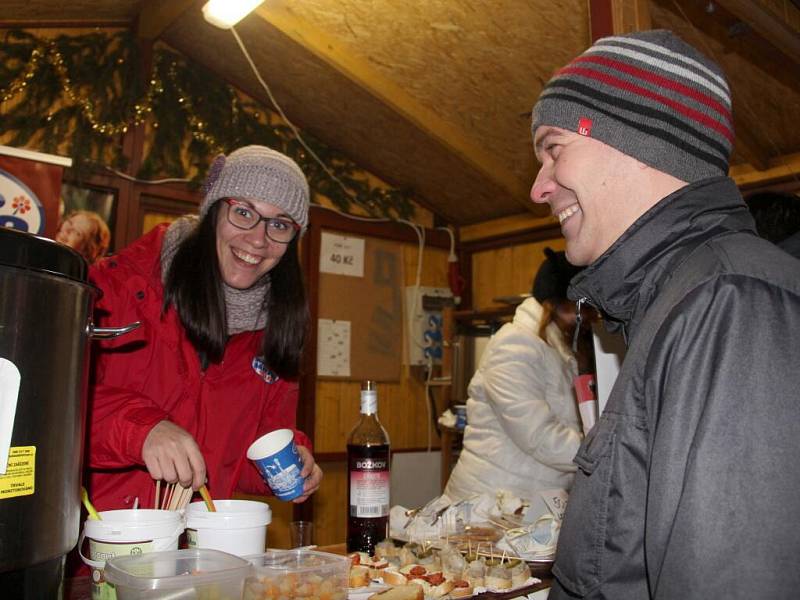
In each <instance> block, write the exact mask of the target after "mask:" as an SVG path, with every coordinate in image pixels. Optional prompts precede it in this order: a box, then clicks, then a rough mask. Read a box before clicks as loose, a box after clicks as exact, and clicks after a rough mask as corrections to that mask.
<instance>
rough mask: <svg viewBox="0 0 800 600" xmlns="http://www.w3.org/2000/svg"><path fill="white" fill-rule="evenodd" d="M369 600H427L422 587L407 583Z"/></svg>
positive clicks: (384, 591)
mask: <svg viewBox="0 0 800 600" xmlns="http://www.w3.org/2000/svg"><path fill="white" fill-rule="evenodd" d="M367 600H425V594H424V593H423V592H422V586H420V585H418V584H416V583H406V584H403V585H398V586H395V587H390V588H389V589H388V590H383V591H382V592H378V593H376V594H372V595H371V596H369V597H368V598H367Z"/></svg>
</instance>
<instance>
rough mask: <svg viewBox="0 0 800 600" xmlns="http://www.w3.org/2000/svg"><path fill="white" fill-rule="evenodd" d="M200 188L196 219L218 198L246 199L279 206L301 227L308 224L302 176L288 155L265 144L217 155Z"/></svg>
mask: <svg viewBox="0 0 800 600" xmlns="http://www.w3.org/2000/svg"><path fill="white" fill-rule="evenodd" d="M203 191H204V192H205V195H204V197H203V202H202V204H200V219H203V217H205V216H206V214H207V213H208V211H209V209H210V208H211V206H212V205H213V204H214V203H215V202H216V201H217V200H219V199H221V198H249V199H251V200H260V201H262V202H266V203H268V204H272V205H273V206H277V207H278V208H281V209H283V210H284V211H286V214H287V215H289V216H290V217H291V218H292V219H293V220H294V221H295V222H296V223H297V224H298V225H300V226H301V227H302V228H303V229H305V228H306V225H308V205H309V191H308V181H306V176H305V175H303V171H301V170H300V167H298V166H297V163H296V162H294V161H293V160H292V159H291V158H289V157H288V156H286V155H285V154H281V153H280V152H277V151H275V150H272V149H271V148H267V147H266V146H245V147H243V148H239V149H238V150H234V151H233V152H231V153H230V154H229V155H228V156H227V157H226V156H225V155H223V154H220V155H219V156H217V158H215V159H214V162H213V163H212V164H211V167H210V168H209V170H208V175H207V176H206V181H205V183H204V184H203Z"/></svg>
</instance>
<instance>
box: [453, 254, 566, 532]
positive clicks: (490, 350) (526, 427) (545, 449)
mask: <svg viewBox="0 0 800 600" xmlns="http://www.w3.org/2000/svg"><path fill="white" fill-rule="evenodd" d="M545 254H546V255H547V259H546V260H545V262H544V263H543V264H542V267H541V268H540V269H539V272H538V273H537V275H536V278H535V280H534V285H533V296H534V297H532V298H528V299H526V300H525V301H524V302H522V304H520V305H519V306H518V307H517V310H516V312H515V314H514V319H513V321H512V322H510V323H507V324H505V325H504V326H503V327H502V328H501V329H500V330H499V331H498V332H497V333H496V334H495V335H494V337H492V339H491V340H490V341H489V343H488V344H487V346H486V349H485V350H484V353H483V355H482V357H481V360H480V363H479V366H478V369H477V371H476V372H475V374H474V376H473V377H472V380H471V382H470V385H469V388H468V390H467V393H468V395H469V398H468V400H467V426H466V429H465V431H464V443H463V449H462V451H461V455H460V457H459V459H458V463H457V464H456V466H455V468H454V469H453V472H452V474H451V476H450V479H449V481H448V482H447V487H446V488H445V494H446V495H447V496H448V497H449V498H451V499H452V500H462V499H465V498H470V497H473V496H475V495H477V494H484V493H487V492H488V493H490V494H494V493H495V492H497V490H500V489H502V490H508V491H510V492H512V493H513V494H514V495H516V496H519V497H520V498H523V499H527V500H529V501H530V503H531V504H530V508H529V510H528V515H529V516H532V517H533V518H534V519H535V518H536V517H538V516H539V515H541V514H544V513H545V512H546V511H547V508H546V506H545V504H544V502H543V501H542V499H541V498H540V497H539V494H538V493H537V492H539V491H543V490H552V489H564V490H569V488H570V487H571V485H572V480H573V477H574V472H575V469H576V467H575V464H574V463H573V462H572V459H573V458H574V456H575V454H576V452H577V450H578V446H579V445H580V442H581V439H582V434H581V424H580V420H579V417H578V409H577V403H576V400H575V395H574V392H573V386H572V383H573V378H574V377H575V375H576V374H577V365H576V361H575V358H574V356H573V355H572V352H571V351H570V349H569V346H568V342H567V338H568V336H569V335H570V334H571V331H573V330H574V326H575V304H574V303H572V302H570V301H568V300H567V299H566V295H567V294H566V292H567V285H568V284H569V280H570V279H571V278H572V275H574V274H575V273H577V271H578V269H576V268H575V267H573V266H572V265H570V264H569V263H568V262H567V261H566V258H565V257H564V253H563V252H559V253H556V252H553V251H552V250H551V249H550V248H547V249H545ZM559 324H560V325H559Z"/></svg>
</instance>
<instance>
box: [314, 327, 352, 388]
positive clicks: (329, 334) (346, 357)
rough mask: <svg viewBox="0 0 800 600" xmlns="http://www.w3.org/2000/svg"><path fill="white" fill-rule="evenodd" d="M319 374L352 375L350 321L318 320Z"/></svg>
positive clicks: (332, 375) (333, 375)
mask: <svg viewBox="0 0 800 600" xmlns="http://www.w3.org/2000/svg"><path fill="white" fill-rule="evenodd" d="M317 375H327V376H331V377H349V376H350V321H335V320H333V319H319V320H318V321H317Z"/></svg>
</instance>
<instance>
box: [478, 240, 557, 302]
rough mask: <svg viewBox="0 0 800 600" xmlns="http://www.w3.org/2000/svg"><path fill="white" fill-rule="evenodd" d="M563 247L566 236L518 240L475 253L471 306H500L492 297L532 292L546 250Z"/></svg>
mask: <svg viewBox="0 0 800 600" xmlns="http://www.w3.org/2000/svg"><path fill="white" fill-rule="evenodd" d="M547 246H549V247H550V248H553V250H563V249H564V238H562V237H557V238H553V239H547V240H541V241H536V242H528V243H519V244H515V245H512V246H501V247H498V248H491V249H487V250H482V251H478V252H474V253H473V254H472V306H473V308H474V309H476V310H482V309H486V308H491V307H494V306H501V303H499V302H495V301H494V300H493V298H497V297H498V296H512V295H516V294H524V293H529V292H530V291H531V285H532V283H533V277H534V275H535V274H536V271H538V270H539V266H540V265H541V264H542V261H543V260H544V249H545V247H547Z"/></svg>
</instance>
